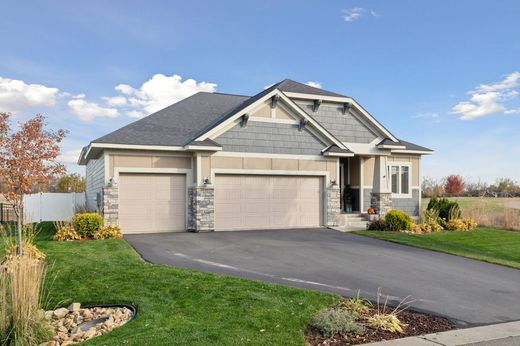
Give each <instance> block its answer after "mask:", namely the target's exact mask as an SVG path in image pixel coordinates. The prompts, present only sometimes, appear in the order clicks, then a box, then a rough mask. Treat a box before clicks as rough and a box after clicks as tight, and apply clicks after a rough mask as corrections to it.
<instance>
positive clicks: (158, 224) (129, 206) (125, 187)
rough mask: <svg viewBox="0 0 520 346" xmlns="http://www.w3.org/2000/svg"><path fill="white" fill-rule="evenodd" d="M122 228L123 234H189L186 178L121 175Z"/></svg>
mask: <svg viewBox="0 0 520 346" xmlns="http://www.w3.org/2000/svg"><path fill="white" fill-rule="evenodd" d="M119 225H120V226H121V230H122V231H123V233H126V234H127V233H157V232H183V231H185V230H186V176H185V175H184V174H135V173H132V174H120V175H119Z"/></svg>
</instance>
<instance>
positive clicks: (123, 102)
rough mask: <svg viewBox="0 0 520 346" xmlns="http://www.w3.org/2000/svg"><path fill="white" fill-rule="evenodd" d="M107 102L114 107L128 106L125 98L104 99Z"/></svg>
mask: <svg viewBox="0 0 520 346" xmlns="http://www.w3.org/2000/svg"><path fill="white" fill-rule="evenodd" d="M102 99H103V100H105V102H106V103H107V104H108V105H109V106H112V107H121V106H126V104H127V101H126V97H124V96H113V97H102Z"/></svg>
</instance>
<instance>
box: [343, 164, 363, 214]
mask: <svg viewBox="0 0 520 346" xmlns="http://www.w3.org/2000/svg"><path fill="white" fill-rule="evenodd" d="M339 186H340V189H341V211H342V212H344V213H352V212H359V211H360V210H361V209H360V157H359V156H355V157H343V158H341V159H340V172H339Z"/></svg>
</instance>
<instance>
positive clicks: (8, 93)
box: [0, 77, 59, 114]
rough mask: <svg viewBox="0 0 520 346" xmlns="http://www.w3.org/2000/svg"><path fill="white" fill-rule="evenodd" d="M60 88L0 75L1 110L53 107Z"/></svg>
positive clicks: (20, 110) (12, 110) (18, 110)
mask: <svg viewBox="0 0 520 346" xmlns="http://www.w3.org/2000/svg"><path fill="white" fill-rule="evenodd" d="M58 96H59V89H57V88H49V87H47V86H45V85H41V84H27V83H25V82H24V81H21V80H16V79H9V78H3V77H0V111H2V112H12V113H15V114H16V113H18V112H22V111H25V110H27V109H28V108H32V107H52V106H54V105H55V104H56V98H57V97H58Z"/></svg>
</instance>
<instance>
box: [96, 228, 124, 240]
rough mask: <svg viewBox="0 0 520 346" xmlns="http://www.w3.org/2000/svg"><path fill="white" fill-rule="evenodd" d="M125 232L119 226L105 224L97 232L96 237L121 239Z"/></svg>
mask: <svg viewBox="0 0 520 346" xmlns="http://www.w3.org/2000/svg"><path fill="white" fill-rule="evenodd" d="M121 238H123V234H122V233H121V229H120V228H119V226H103V227H101V228H100V229H99V230H98V231H97V232H96V233H94V239H121Z"/></svg>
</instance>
